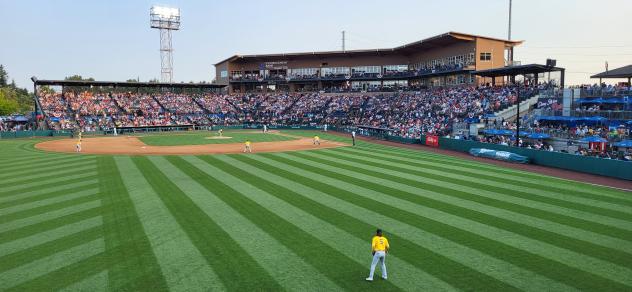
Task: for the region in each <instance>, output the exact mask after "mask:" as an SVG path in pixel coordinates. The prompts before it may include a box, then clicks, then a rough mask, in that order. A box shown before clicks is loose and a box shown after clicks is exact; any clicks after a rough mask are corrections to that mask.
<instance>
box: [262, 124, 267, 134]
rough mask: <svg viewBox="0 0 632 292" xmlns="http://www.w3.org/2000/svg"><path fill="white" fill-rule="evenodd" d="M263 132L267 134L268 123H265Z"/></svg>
mask: <svg viewBox="0 0 632 292" xmlns="http://www.w3.org/2000/svg"><path fill="white" fill-rule="evenodd" d="M263 133H264V134H267V133H268V125H265V124H264V125H263Z"/></svg>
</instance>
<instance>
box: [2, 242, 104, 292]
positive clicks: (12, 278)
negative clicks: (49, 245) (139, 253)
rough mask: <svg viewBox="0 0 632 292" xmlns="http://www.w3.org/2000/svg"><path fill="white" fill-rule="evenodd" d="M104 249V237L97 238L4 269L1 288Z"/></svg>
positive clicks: (46, 272)
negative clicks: (6, 269) (12, 267)
mask: <svg viewBox="0 0 632 292" xmlns="http://www.w3.org/2000/svg"><path fill="white" fill-rule="evenodd" d="M104 250H105V244H104V242H103V239H96V240H93V241H90V242H88V243H85V244H82V245H79V246H76V247H73V248H70V249H67V250H65V251H62V252H59V253H56V254H53V255H50V256H48V257H44V258H41V259H39V260H35V261H32V262H30V263H28V264H26V265H22V266H19V267H16V268H14V269H11V270H8V271H4V272H2V273H0V290H6V289H9V288H11V287H14V286H17V285H20V284H22V283H25V282H27V281H29V280H33V279H35V278H37V277H40V276H43V275H45V274H48V273H51V272H53V271H55V270H57V269H60V268H62V267H64V266H67V265H71V264H73V263H76V262H79V261H80V260H82V259H85V258H88V257H90V256H94V255H97V254H99V253H102V252H103V251H104ZM42 288H44V287H42ZM23 291H28V290H23Z"/></svg>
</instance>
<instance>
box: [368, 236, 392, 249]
mask: <svg viewBox="0 0 632 292" xmlns="http://www.w3.org/2000/svg"><path fill="white" fill-rule="evenodd" d="M388 248H389V245H388V239H386V237H384V236H377V235H376V236H373V240H372V241H371V251H386V250H388Z"/></svg>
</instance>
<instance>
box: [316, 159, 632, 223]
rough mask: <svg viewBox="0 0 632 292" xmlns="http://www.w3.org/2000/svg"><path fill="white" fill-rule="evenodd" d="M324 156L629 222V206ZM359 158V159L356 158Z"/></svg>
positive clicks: (393, 164) (631, 216) (426, 171)
mask: <svg viewBox="0 0 632 292" xmlns="http://www.w3.org/2000/svg"><path fill="white" fill-rule="evenodd" d="M327 156H328V157H331V158H336V159H340V160H345V161H348V162H355V163H358V164H361V165H362V166H363V167H365V168H369V167H370V168H377V169H380V170H383V171H385V170H389V171H394V172H404V173H409V174H414V175H417V176H419V177H423V178H424V180H426V181H434V182H435V183H436V184H441V185H446V186H448V185H449V186H453V187H455V188H460V189H462V190H464V191H471V192H476V191H480V190H487V191H490V192H494V193H497V194H505V195H511V196H516V197H520V198H524V199H530V200H533V201H538V202H543V203H548V204H551V205H556V206H560V207H565V208H570V209H576V210H581V211H585V212H590V213H594V214H599V215H603V216H609V217H613V218H617V219H621V220H628V221H632V208H629V207H625V206H619V205H614V204H610V203H600V202H597V201H595V200H587V199H583V198H577V197H573V196H566V195H550V196H547V195H545V194H543V193H544V192H542V191H539V190H533V189H532V190H529V189H525V188H520V189H517V188H511V187H499V186H497V185H495V184H493V183H491V182H485V181H483V180H480V179H478V180H477V179H472V178H466V179H463V178H462V177H461V178H458V177H457V176H456V175H440V174H438V173H437V172H436V171H434V170H433V169H428V168H414V167H411V166H408V165H403V164H402V165H398V164H396V163H391V162H388V161H384V160H381V161H380V162H375V161H374V160H371V159H368V158H365V157H361V156H356V155H349V154H345V155H340V154H335V153H332V152H331V151H327ZM358 157H361V158H358Z"/></svg>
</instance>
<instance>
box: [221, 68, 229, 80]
mask: <svg viewBox="0 0 632 292" xmlns="http://www.w3.org/2000/svg"><path fill="white" fill-rule="evenodd" d="M219 77H221V78H226V77H228V71H226V70H222V71H220V72H219Z"/></svg>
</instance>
